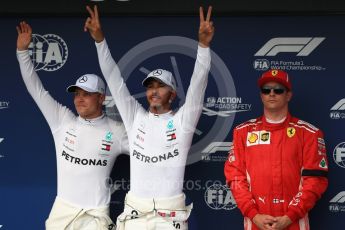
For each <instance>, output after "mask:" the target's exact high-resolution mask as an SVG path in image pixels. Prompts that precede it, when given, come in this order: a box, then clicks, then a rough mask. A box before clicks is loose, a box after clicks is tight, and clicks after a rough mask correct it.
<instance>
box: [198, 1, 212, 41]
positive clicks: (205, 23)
mask: <svg viewBox="0 0 345 230" xmlns="http://www.w3.org/2000/svg"><path fill="white" fill-rule="evenodd" d="M211 12H212V6H209V7H208V11H207V16H206V20H205V17H204V10H203V8H202V7H200V8H199V15H200V26H199V44H200V45H201V46H203V47H209V46H210V42H211V41H212V38H213V35H214V27H213V22H212V21H210V19H211Z"/></svg>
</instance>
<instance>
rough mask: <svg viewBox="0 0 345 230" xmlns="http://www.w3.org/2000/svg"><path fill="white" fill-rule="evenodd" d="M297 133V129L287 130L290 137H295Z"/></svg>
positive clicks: (290, 128)
mask: <svg viewBox="0 0 345 230" xmlns="http://www.w3.org/2000/svg"><path fill="white" fill-rule="evenodd" d="M295 133H296V129H295V128H292V127H289V128H287V129H286V134H287V135H288V137H293V136H294V135H295Z"/></svg>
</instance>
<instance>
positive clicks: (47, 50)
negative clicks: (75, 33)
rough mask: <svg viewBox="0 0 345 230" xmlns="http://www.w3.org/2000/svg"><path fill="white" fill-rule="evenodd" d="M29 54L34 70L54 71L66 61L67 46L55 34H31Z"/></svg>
mask: <svg viewBox="0 0 345 230" xmlns="http://www.w3.org/2000/svg"><path fill="white" fill-rule="evenodd" d="M29 54H30V56H31V59H32V62H33V64H34V67H35V70H36V71H39V70H44V71H56V70H58V69H60V68H61V67H62V66H63V65H64V64H65V63H66V61H67V58H68V47H67V44H66V42H65V41H64V40H63V39H62V38H61V37H60V36H58V35H56V34H45V35H39V34H33V35H32V41H31V43H30V45H29Z"/></svg>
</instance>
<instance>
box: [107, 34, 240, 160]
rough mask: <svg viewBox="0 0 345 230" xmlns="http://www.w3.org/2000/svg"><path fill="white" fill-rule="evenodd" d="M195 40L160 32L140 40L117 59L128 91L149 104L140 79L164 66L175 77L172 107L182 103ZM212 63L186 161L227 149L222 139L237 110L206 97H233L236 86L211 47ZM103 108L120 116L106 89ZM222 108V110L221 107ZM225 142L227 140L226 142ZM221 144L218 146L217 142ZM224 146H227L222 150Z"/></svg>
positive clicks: (114, 116) (195, 49) (191, 63)
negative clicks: (160, 33) (150, 37)
mask: <svg viewBox="0 0 345 230" xmlns="http://www.w3.org/2000/svg"><path fill="white" fill-rule="evenodd" d="M197 49H198V42H197V41H195V40H192V39H190V38H186V37H180V36H161V37H156V38H152V39H149V40H146V41H144V42H141V43H139V44H138V45H136V46H135V47H133V48H132V49H131V50H129V51H128V52H127V53H126V54H125V55H124V56H123V57H122V58H121V59H120V61H119V62H118V66H119V68H120V70H121V74H122V77H123V78H124V80H125V82H126V85H127V87H128V88H129V91H130V93H131V94H132V95H133V96H134V97H135V98H136V99H137V100H138V101H139V102H140V103H141V104H142V105H143V107H144V108H148V104H147V101H146V94H145V92H146V89H145V88H144V87H143V86H142V84H141V82H142V80H143V79H144V78H145V77H146V76H147V74H148V73H150V72H151V71H152V70H154V69H166V70H168V71H170V72H172V74H173V76H174V77H175V80H176V85H177V88H176V91H177V99H175V101H174V103H173V105H172V106H173V109H176V110H177V109H178V108H179V107H181V106H182V105H183V104H184V102H185V98H186V94H187V90H188V87H189V84H190V80H191V76H192V73H193V69H194V65H195V60H196V54H197ZM211 57H212V63H211V69H210V73H209V75H208V85H207V87H206V93H205V98H204V99H203V101H204V107H203V111H202V114H201V116H200V119H199V122H198V125H197V129H196V130H195V133H194V137H193V143H192V146H191V149H190V151H189V155H188V160H187V164H192V163H195V162H197V161H200V160H201V159H202V157H203V156H204V155H209V154H211V153H214V152H215V151H219V149H220V148H221V149H222V151H227V150H228V149H229V148H230V145H229V144H226V146H224V143H225V142H223V141H225V139H226V137H227V136H228V134H229V132H230V131H231V127H232V124H233V121H234V117H235V113H236V112H237V111H228V108H218V107H217V108H216V107H212V108H211V107H207V106H206V104H207V103H208V102H207V100H209V99H208V98H223V97H226V98H236V89H235V85H234V82H233V79H232V76H231V74H230V71H229V70H228V68H227V67H226V65H225V64H224V62H223V61H222V60H221V58H220V57H219V56H218V55H217V54H216V53H214V52H213V51H211ZM107 95H108V96H107V99H106V104H107V105H106V112H107V114H108V116H110V117H112V118H115V119H119V115H118V112H117V109H116V107H115V103H114V102H113V101H112V98H111V94H110V92H109V90H108V89H107ZM224 109H225V110H224ZM226 143H227V142H226ZM219 145H220V146H219ZM224 148H226V150H224Z"/></svg>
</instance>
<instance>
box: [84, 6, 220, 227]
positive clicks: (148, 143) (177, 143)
mask: <svg viewBox="0 0 345 230" xmlns="http://www.w3.org/2000/svg"><path fill="white" fill-rule="evenodd" d="M87 10H88V12H89V14H90V17H88V18H87V20H86V22H85V26H84V30H85V31H89V32H90V34H91V36H92V38H93V39H94V40H95V42H96V43H95V44H96V47H97V53H98V59H99V63H100V67H101V70H102V73H103V75H104V77H105V79H106V81H107V83H108V87H109V89H110V92H111V94H112V96H113V98H114V101H115V104H116V106H117V108H118V110H119V112H120V115H121V117H122V119H123V122H124V125H125V127H126V131H127V133H128V139H129V149H130V191H129V192H128V194H127V196H126V198H125V208H124V212H123V213H122V214H121V215H120V216H119V217H118V219H117V229H121V230H122V229H126V230H141V229H150V230H151V229H160V230H162V229H163V230H165V229H188V223H187V220H188V216H189V214H190V211H191V206H189V207H186V204H185V195H184V193H183V191H182V190H183V178H184V171H185V164H186V159H187V154H188V151H189V149H190V146H191V142H192V138H193V133H194V131H195V128H196V125H197V122H198V120H199V117H200V114H201V111H202V107H203V100H204V94H205V90H206V85H207V77H208V73H209V69H210V63H211V56H210V48H209V44H210V42H211V40H212V37H213V34H214V27H213V23H212V22H211V21H210V17H211V10H212V8H211V7H210V8H209V9H208V13H207V17H206V19H204V13H203V9H202V8H200V27H199V46H198V51H197V60H196V63H195V67H194V72H193V75H192V78H191V82H190V86H189V89H188V92H187V96H186V100H185V104H184V105H183V106H182V107H181V108H180V109H179V110H178V112H176V113H174V112H173V111H172V110H171V102H172V101H173V100H174V98H175V97H176V84H175V80H174V77H173V76H172V73H171V72H169V71H166V70H162V69H157V70H154V71H152V72H151V73H149V74H148V75H147V77H146V78H145V79H144V81H143V85H144V86H145V87H146V96H147V100H148V102H149V105H150V107H149V111H147V110H146V109H144V108H143V107H142V106H141V104H139V103H138V102H137V100H135V99H134V98H133V97H132V96H131V95H130V93H129V91H128V89H127V87H126V84H125V82H124V80H123V78H122V76H121V73H120V71H119V68H118V66H117V65H116V63H115V61H114V60H113V58H112V56H111V54H110V51H109V49H108V45H107V42H106V40H105V38H104V35H103V32H102V30H101V24H100V21H99V16H98V10H97V6H94V8H93V9H91V8H90V7H87Z"/></svg>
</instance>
